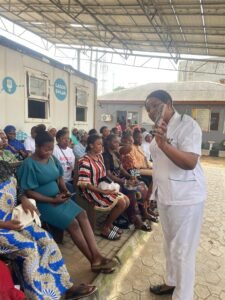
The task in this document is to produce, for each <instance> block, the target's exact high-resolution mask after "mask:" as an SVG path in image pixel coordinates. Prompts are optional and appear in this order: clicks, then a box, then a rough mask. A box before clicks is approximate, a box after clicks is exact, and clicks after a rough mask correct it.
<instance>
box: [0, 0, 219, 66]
mask: <svg viewBox="0 0 225 300" xmlns="http://www.w3.org/2000/svg"><path fill="white" fill-rule="evenodd" d="M0 15H1V16H3V17H5V18H7V19H8V20H10V21H12V22H14V23H16V24H18V25H20V26H22V27H23V28H25V29H27V30H30V31H31V32H33V33H35V34H37V35H39V36H40V37H42V38H44V39H46V40H48V41H49V42H51V43H53V44H54V45H57V44H59V45H69V47H71V48H74V47H77V46H79V47H83V48H84V49H92V48H104V49H106V48H107V49H111V50H112V51H113V52H114V53H117V52H118V51H120V52H121V50H122V51H123V52H122V53H123V55H124V57H125V58H126V56H129V55H130V54H132V53H133V52H134V51H140V52H148V53H149V52H152V53H168V54H169V57H170V58H172V59H173V60H174V61H175V62H177V61H178V60H179V59H180V55H181V54H186V55H201V56H207V57H209V56H215V57H225V18H224V15H225V1H224V0H207V1H203V0H189V1H187V0H157V1H156V0H86V1H82V0H30V1H25V0H10V1H8V0H0Z"/></svg>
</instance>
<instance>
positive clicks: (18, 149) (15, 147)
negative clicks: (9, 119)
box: [4, 125, 28, 160]
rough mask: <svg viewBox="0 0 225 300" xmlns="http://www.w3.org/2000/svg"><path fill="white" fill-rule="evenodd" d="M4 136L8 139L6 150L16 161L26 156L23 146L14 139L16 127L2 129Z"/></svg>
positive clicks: (9, 126) (10, 126)
mask: <svg viewBox="0 0 225 300" xmlns="http://www.w3.org/2000/svg"><path fill="white" fill-rule="evenodd" d="M4 131H5V134H6V136H7V138H8V146H7V148H6V150H9V151H11V152H12V153H13V154H14V155H15V156H16V158H17V159H18V160H23V159H25V158H26V157H27V156H28V152H27V151H26V149H25V147H24V144H23V143H21V142H20V141H18V140H17V139H16V127H14V126H13V125H8V126H6V127H5V128H4Z"/></svg>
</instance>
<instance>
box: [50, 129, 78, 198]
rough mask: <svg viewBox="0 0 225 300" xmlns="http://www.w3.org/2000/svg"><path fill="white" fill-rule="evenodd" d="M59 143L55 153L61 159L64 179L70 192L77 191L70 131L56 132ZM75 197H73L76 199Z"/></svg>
mask: <svg viewBox="0 0 225 300" xmlns="http://www.w3.org/2000/svg"><path fill="white" fill-rule="evenodd" d="M56 141H57V145H55V146H54V151H53V155H54V156H55V157H56V158H57V159H58V160H59V162H60V164H61V166H62V168H63V179H64V181H65V184H66V187H67V189H68V190H69V192H70V193H75V187H74V180H73V171H74V168H75V156H74V153H73V150H72V149H71V148H70V147H69V144H70V137H69V134H68V132H66V131H64V130H62V129H61V130H59V131H58V132H57V133H56ZM74 199H75V198H73V200H74Z"/></svg>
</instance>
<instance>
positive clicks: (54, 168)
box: [18, 157, 82, 230]
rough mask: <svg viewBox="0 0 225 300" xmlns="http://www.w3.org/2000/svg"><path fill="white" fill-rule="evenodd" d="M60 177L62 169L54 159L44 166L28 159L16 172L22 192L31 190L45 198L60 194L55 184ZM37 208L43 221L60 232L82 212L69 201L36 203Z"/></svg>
mask: <svg viewBox="0 0 225 300" xmlns="http://www.w3.org/2000/svg"><path fill="white" fill-rule="evenodd" d="M60 176H63V169H62V166H61V164H60V162H59V161H58V159H57V158H55V157H51V158H50V159H49V160H48V162H47V163H46V164H45V163H41V162H39V161H37V160H34V159H33V158H32V157H29V158H27V159H25V161H24V162H23V164H22V165H21V167H20V168H19V170H18V178H19V185H20V187H21V188H22V189H23V190H24V191H26V190H32V191H35V192H38V193H40V194H42V195H45V196H47V197H55V196H56V195H57V194H58V193H59V192H60V191H59V187H58V184H57V180H58V178H59V177H60ZM37 207H38V209H39V211H40V213H41V219H42V220H43V221H45V222H47V223H48V224H50V225H53V226H55V227H57V228H59V229H62V230H64V229H66V228H68V226H69V225H70V224H71V223H72V221H73V220H74V218H75V217H76V216H77V215H78V214H80V212H81V211H82V208H81V207H80V206H78V205H77V204H76V203H75V202H74V201H72V200H71V199H69V200H67V201H66V202H64V203H61V204H52V203H47V202H39V201H37Z"/></svg>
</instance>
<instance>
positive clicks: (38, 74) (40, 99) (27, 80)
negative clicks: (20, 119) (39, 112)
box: [25, 69, 51, 123]
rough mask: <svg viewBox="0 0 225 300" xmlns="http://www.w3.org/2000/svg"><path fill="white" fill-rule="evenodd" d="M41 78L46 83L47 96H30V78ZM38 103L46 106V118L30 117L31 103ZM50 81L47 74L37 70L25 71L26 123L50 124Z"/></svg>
mask: <svg viewBox="0 0 225 300" xmlns="http://www.w3.org/2000/svg"><path fill="white" fill-rule="evenodd" d="M31 76H32V77H35V78H39V79H42V80H45V81H46V96H40V95H33V94H30V77H31ZM30 100H31V101H37V102H42V103H44V104H45V118H44V119H43V118H37V117H36V118H32V117H29V101H30ZM50 112H51V110H50V79H49V76H48V74H47V73H43V72H40V71H37V70H30V69H26V70H25V121H26V122H43V123H48V122H50Z"/></svg>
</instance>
